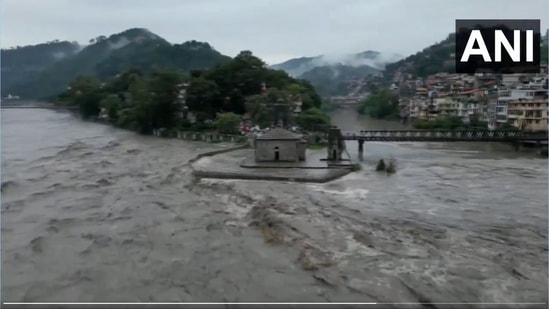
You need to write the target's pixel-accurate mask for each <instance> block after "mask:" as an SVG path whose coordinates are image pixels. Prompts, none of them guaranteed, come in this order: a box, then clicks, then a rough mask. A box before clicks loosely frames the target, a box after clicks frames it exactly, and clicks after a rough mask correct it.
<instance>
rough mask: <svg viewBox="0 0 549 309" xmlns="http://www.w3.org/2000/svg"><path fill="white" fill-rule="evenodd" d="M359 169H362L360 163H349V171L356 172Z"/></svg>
mask: <svg viewBox="0 0 549 309" xmlns="http://www.w3.org/2000/svg"><path fill="white" fill-rule="evenodd" d="M360 170H362V164H360V163H355V164H353V165H351V171H353V172H358V171H360Z"/></svg>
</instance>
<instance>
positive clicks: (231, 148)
mask: <svg viewBox="0 0 549 309" xmlns="http://www.w3.org/2000/svg"><path fill="white" fill-rule="evenodd" d="M246 148H250V145H248V144H244V145H238V146H235V147H229V148H223V149H218V150H213V151H208V152H204V153H200V154H198V155H197V156H196V157H194V158H192V159H190V160H189V163H194V162H196V161H198V160H200V159H201V158H204V157H211V156H215V155H218V154H222V153H227V152H231V151H235V150H241V149H246ZM190 166H191V168H192V169H193V171H194V168H193V167H192V165H190Z"/></svg>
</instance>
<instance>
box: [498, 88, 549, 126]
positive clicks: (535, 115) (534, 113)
mask: <svg viewBox="0 0 549 309" xmlns="http://www.w3.org/2000/svg"><path fill="white" fill-rule="evenodd" d="M507 108H508V113H509V115H508V119H509V121H510V122H511V124H513V126H515V127H517V128H519V129H521V130H525V131H533V132H536V131H547V96H545V98H539V99H536V100H526V99H518V100H512V101H509V102H508V107H507Z"/></svg>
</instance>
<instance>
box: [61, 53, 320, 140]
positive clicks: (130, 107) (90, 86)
mask: <svg viewBox="0 0 549 309" xmlns="http://www.w3.org/2000/svg"><path fill="white" fill-rule="evenodd" d="M266 81H269V83H268V82H266ZM265 85H267V88H268V89H265V87H263V86H265ZM275 85H276V87H274V86H275ZM59 101H60V103H61V104H72V105H77V106H78V107H79V109H80V111H81V112H82V115H83V117H85V118H90V117H98V116H99V114H100V112H101V111H102V112H103V113H102V115H103V116H107V117H108V119H109V120H110V121H111V122H112V123H113V124H115V125H117V126H120V127H124V128H128V129H132V130H135V131H138V132H140V133H144V134H148V133H151V132H153V131H154V130H155V129H160V128H166V129H177V128H181V127H188V123H187V120H185V119H184V117H183V115H184V114H185V113H187V112H192V113H193V114H195V115H196V116H197V119H198V120H199V122H201V123H202V124H204V123H205V122H203V120H208V119H209V120H214V119H216V121H215V127H216V128H217V129H218V131H220V132H221V131H222V132H229V131H230V132H233V133H234V130H237V128H238V123H236V122H237V121H236V119H238V122H240V120H241V116H242V115H244V114H246V113H247V114H248V115H249V116H250V118H251V120H252V121H253V122H254V123H255V124H258V125H260V126H262V127H264V126H269V125H273V124H274V122H276V120H277V119H281V120H284V123H286V124H289V123H290V121H291V111H293V110H294V108H296V107H297V106H298V105H297V104H298V102H301V103H302V104H301V108H302V110H303V114H302V115H301V116H300V117H298V119H296V121H297V122H298V123H299V124H302V125H303V126H306V127H307V128H309V129H313V127H318V125H326V124H329V117H328V116H327V115H326V114H325V113H324V112H323V111H322V110H320V109H319V108H320V106H321V100H320V97H319V96H318V94H317V93H316V92H315V90H314V88H313V87H312V86H311V84H309V83H308V82H306V81H303V80H296V79H294V78H291V77H290V76H288V75H287V74H286V73H285V72H283V71H276V70H271V69H268V68H267V66H266V65H265V63H264V62H263V61H261V59H259V58H257V57H255V56H253V55H252V53H251V52H249V51H243V52H241V53H240V54H239V55H238V56H236V57H235V58H234V59H233V60H232V61H229V62H228V63H223V64H220V65H217V66H216V67H214V68H212V69H205V70H199V69H197V70H192V71H191V72H190V76H186V75H185V74H184V73H183V72H182V71H181V70H176V69H156V70H154V71H153V72H152V73H151V74H147V72H143V71H142V70H140V69H139V68H131V69H128V70H126V71H124V72H122V73H121V74H118V75H117V76H116V77H114V78H111V79H109V80H107V81H106V82H105V83H100V82H99V81H98V80H97V79H96V78H94V77H93V76H79V77H78V78H76V79H75V80H74V81H73V82H72V83H71V84H70V87H69V88H68V89H67V91H65V92H63V93H62V94H61V95H60V96H59ZM281 113H282V114H281Z"/></svg>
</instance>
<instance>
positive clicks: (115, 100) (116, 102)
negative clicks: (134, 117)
mask: <svg viewBox="0 0 549 309" xmlns="http://www.w3.org/2000/svg"><path fill="white" fill-rule="evenodd" d="M99 105H100V107H101V108H104V109H105V110H106V111H107V116H108V117H109V119H110V120H111V121H112V122H113V123H116V122H117V121H118V111H119V110H120V108H121V105H122V102H121V101H120V97H119V96H118V95H116V94H109V95H108V96H107V97H105V98H104V99H103V100H101V102H100V103H99Z"/></svg>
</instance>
